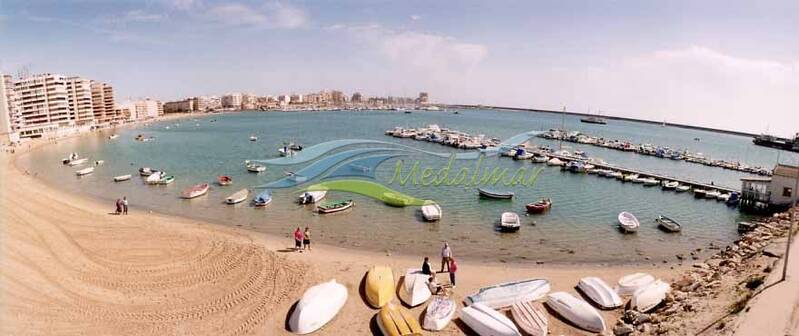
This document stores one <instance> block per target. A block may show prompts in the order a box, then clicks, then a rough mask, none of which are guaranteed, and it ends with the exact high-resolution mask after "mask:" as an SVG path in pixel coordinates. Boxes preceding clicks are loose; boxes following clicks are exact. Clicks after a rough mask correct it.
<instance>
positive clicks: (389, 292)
mask: <svg viewBox="0 0 799 336" xmlns="http://www.w3.org/2000/svg"><path fill="white" fill-rule="evenodd" d="M393 298H394V273H393V272H392V271H391V268H390V267H388V266H374V267H372V268H371V269H370V270H369V272H368V273H366V300H367V301H369V304H370V305H372V306H373V307H375V308H380V307H383V306H385V305H386V304H387V303H389V302H390V301H391V299H393Z"/></svg>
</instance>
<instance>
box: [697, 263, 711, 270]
mask: <svg viewBox="0 0 799 336" xmlns="http://www.w3.org/2000/svg"><path fill="white" fill-rule="evenodd" d="M693 266H694V268H699V269H710V266H708V265H707V264H705V263H695V264H694V265H693Z"/></svg>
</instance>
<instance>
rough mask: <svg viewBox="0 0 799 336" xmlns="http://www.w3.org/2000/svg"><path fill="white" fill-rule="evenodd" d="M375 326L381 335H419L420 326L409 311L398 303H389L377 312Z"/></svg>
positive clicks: (420, 331) (420, 332)
mask: <svg viewBox="0 0 799 336" xmlns="http://www.w3.org/2000/svg"><path fill="white" fill-rule="evenodd" d="M377 326H378V328H380V332H381V333H383V336H421V335H422V326H420V325H419V321H417V320H416V317H414V316H413V315H412V314H411V312H409V311H408V310H407V309H405V308H403V307H402V306H400V305H397V304H394V303H389V304H387V305H385V306H384V307H383V308H382V309H380V312H379V313H377Z"/></svg>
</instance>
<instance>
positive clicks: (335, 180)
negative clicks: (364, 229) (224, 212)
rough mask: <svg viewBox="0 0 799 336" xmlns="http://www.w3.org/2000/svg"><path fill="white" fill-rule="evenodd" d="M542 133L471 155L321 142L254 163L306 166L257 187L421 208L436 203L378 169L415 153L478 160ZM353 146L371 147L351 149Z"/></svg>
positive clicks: (357, 141)
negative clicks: (385, 178)
mask: <svg viewBox="0 0 799 336" xmlns="http://www.w3.org/2000/svg"><path fill="white" fill-rule="evenodd" d="M537 134H538V132H535V131H530V132H525V133H521V134H517V135H515V136H513V137H510V138H508V139H507V140H505V141H503V142H502V143H501V144H500V145H499V146H498V147H491V148H486V149H479V150H477V151H472V152H467V153H457V154H452V153H440V152H432V151H426V150H423V149H419V148H415V147H411V146H406V145H402V144H398V143H393V142H387V141H379V140H367V139H342V140H333V141H328V142H323V143H319V144H316V145H313V146H310V147H307V148H305V149H303V150H302V151H299V152H296V153H294V155H291V156H285V157H280V158H274V159H264V160H250V162H256V163H260V164H264V165H267V166H291V165H297V164H305V163H307V165H305V166H304V167H303V168H301V169H299V170H297V171H295V172H292V173H289V174H287V176H285V177H283V178H280V179H278V180H275V181H271V182H268V183H265V184H262V185H258V186H254V187H253V188H267V189H283V188H296V187H301V186H303V185H306V184H310V185H308V186H307V187H305V188H304V189H302V190H304V191H322V190H324V191H343V192H351V193H356V194H360V195H364V196H367V197H370V198H373V199H377V200H380V201H382V202H384V203H386V204H388V205H391V206H398V207H404V206H421V205H425V204H431V203H435V202H434V201H432V200H423V199H419V198H416V197H413V196H411V195H407V194H405V193H402V192H399V191H396V190H394V189H391V188H389V187H388V186H386V185H384V184H382V183H379V182H378V181H377V178H376V176H375V173H376V171H377V168H378V167H379V166H380V165H381V164H382V163H383V162H385V161H386V160H389V159H394V158H398V157H403V156H408V155H411V154H424V155H430V156H434V157H438V158H450V161H452V160H478V159H480V158H481V157H486V156H495V155H497V154H499V153H500V152H501V151H508V150H510V149H511V148H512V147H514V146H518V145H519V144H521V143H524V142H526V141H527V140H529V139H530V138H531V137H534V136H535V135H537ZM353 146H369V147H366V148H364V147H361V148H351V147H353Z"/></svg>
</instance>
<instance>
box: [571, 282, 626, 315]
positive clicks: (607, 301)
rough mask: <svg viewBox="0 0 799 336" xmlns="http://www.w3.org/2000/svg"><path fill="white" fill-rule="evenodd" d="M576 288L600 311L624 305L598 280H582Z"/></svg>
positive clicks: (617, 296) (612, 291)
mask: <svg viewBox="0 0 799 336" xmlns="http://www.w3.org/2000/svg"><path fill="white" fill-rule="evenodd" d="M577 288H579V289H580V290H581V291H582V292H583V293H584V294H585V295H586V296H587V297H588V298H589V299H591V301H594V302H595V303H596V304H597V305H599V307H601V308H602V309H613V308H618V307H621V306H622V305H623V304H624V303H623V302H622V301H621V298H620V297H619V295H618V294H617V293H616V291H614V290H613V289H612V288H610V286H608V284H607V283H605V282H604V281H602V279H600V278H597V277H585V278H582V279H580V281H579V282H578V283H577Z"/></svg>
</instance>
